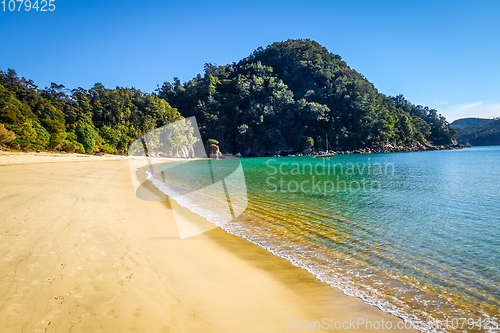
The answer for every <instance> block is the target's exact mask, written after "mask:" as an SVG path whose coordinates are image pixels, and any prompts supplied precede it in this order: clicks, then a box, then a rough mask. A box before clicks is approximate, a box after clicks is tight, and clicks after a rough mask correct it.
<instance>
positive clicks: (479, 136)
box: [451, 118, 500, 146]
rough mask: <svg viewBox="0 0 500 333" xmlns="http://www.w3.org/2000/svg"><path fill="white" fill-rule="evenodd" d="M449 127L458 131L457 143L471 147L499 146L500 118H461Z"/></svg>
mask: <svg viewBox="0 0 500 333" xmlns="http://www.w3.org/2000/svg"><path fill="white" fill-rule="evenodd" d="M451 125H452V126H453V127H454V128H455V129H456V130H457V131H458V139H457V140H458V142H459V143H461V144H471V145H473V146H495V145H500V118H493V119H483V118H462V119H457V120H455V121H454V122H453V123H451Z"/></svg>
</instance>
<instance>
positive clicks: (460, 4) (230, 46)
mask: <svg viewBox="0 0 500 333" xmlns="http://www.w3.org/2000/svg"><path fill="white" fill-rule="evenodd" d="M34 1H35V0H31V2H32V3H34ZM6 2H7V5H8V3H9V0H6ZM53 3H54V4H55V6H56V7H55V11H53V12H49V11H48V12H40V11H39V12H36V11H34V10H33V9H32V10H31V11H29V12H27V11H25V10H24V8H23V9H21V11H19V12H18V11H17V6H18V4H19V3H17V4H16V11H14V12H10V11H8V8H6V11H3V8H2V7H3V5H2V4H0V35H1V39H0V45H1V48H0V69H2V70H4V71H5V70H7V68H13V69H15V70H16V71H17V73H18V75H19V76H24V77H26V78H30V79H33V80H34V81H35V83H36V84H37V85H38V86H39V87H40V88H43V87H45V86H49V85H50V82H56V83H58V84H61V83H62V84H64V85H65V86H66V87H67V88H70V89H73V88H77V87H83V88H87V89H88V88H90V87H92V86H93V85H94V84H95V83H96V82H101V83H102V84H104V85H105V86H106V87H108V88H115V87H116V86H125V87H136V88H139V89H141V90H143V91H146V92H152V91H154V89H155V88H156V87H157V85H161V84H162V83H163V82H164V81H170V82H171V81H172V79H173V77H175V76H177V77H179V78H180V80H181V81H187V80H189V79H191V78H193V77H194V76H196V74H198V73H201V72H202V71H203V65H204V64H205V63H208V62H210V63H213V64H218V65H224V64H227V63H232V62H237V61H238V60H240V59H241V58H243V57H246V56H248V55H249V54H250V53H251V52H252V51H253V50H254V49H256V48H257V47H259V46H263V47H265V46H267V45H269V44H271V43H273V42H276V41H283V40H287V39H289V38H292V39H296V38H310V39H312V40H315V41H317V42H319V43H320V44H322V45H323V46H325V47H326V48H327V49H328V50H329V51H330V52H333V53H335V54H339V55H340V56H342V58H343V60H345V61H346V62H347V64H348V65H349V66H350V67H351V68H354V69H356V70H357V71H358V72H360V73H362V74H363V75H365V76H366V77H367V78H368V79H369V80H370V81H371V82H373V83H374V84H375V87H377V89H378V90H379V91H380V92H382V93H384V94H386V95H397V94H403V95H404V96H405V97H406V98H407V99H408V100H410V101H411V102H412V103H415V104H421V105H428V106H429V107H432V108H435V109H437V110H438V111H439V112H440V113H442V114H443V115H444V116H446V117H447V118H448V120H450V121H452V120H454V119H457V118H461V117H467V116H479V117H490V118H491V117H500V63H499V61H500V19H499V17H500V1H496V0H491V1H481V0H480V1H461V0H454V1H439V0H434V1H426V0H419V1H402V0H399V1H361V0H358V1H356V0H353V1H346V0H343V1H337V0H330V1H328V0H325V1H314V0H313V1H295V0H287V1H272V0H267V1H260V0H258V1H245V2H238V1H222V0H213V1H207V0H205V1H189V0H183V1H169V0H168V1H127V0H122V1H104V0H102V1H94V0H87V1H69V0H55V1H53Z"/></svg>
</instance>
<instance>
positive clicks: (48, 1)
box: [0, 0, 56, 12]
mask: <svg viewBox="0 0 500 333" xmlns="http://www.w3.org/2000/svg"><path fill="white" fill-rule="evenodd" d="M55 2H56V1H55V0H40V1H38V0H34V1H30V0H2V1H1V2H0V4H2V10H3V11H4V12H6V11H9V12H20V11H26V12H29V11H31V10H34V11H37V12H38V11H40V12H47V11H49V12H53V11H54V10H56V4H55Z"/></svg>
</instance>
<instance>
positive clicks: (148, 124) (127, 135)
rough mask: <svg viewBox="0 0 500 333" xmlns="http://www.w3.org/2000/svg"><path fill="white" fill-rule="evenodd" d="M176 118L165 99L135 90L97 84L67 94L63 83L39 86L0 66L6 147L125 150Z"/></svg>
mask: <svg viewBox="0 0 500 333" xmlns="http://www.w3.org/2000/svg"><path fill="white" fill-rule="evenodd" d="M179 119H182V116H181V114H180V113H179V112H178V111H177V110H176V109H174V108H172V107H171V106H170V105H169V104H168V103H167V102H166V101H165V100H163V99H161V98H159V97H157V96H155V95H154V94H146V93H143V92H141V91H140V90H137V89H133V88H120V87H117V88H116V89H106V88H104V87H103V86H102V84H99V83H97V84H95V85H94V87H92V88H91V89H89V90H85V89H83V88H78V89H73V90H72V91H71V92H70V93H69V94H68V91H67V90H66V89H65V87H64V86H63V85H58V84H55V83H52V84H51V86H50V87H48V88H45V89H43V90H39V89H38V87H37V86H36V85H35V84H34V82H33V81H31V80H27V79H25V78H22V79H20V78H19V77H18V76H17V74H16V72H15V71H14V70H12V69H9V70H8V71H7V72H2V71H0V124H3V125H4V126H3V127H1V125H0V138H1V137H2V132H3V133H4V134H3V135H4V136H5V137H7V136H8V135H7V134H6V133H8V132H10V140H8V141H7V138H4V139H3V141H4V142H3V143H7V144H8V145H10V146H11V147H15V148H16V147H17V148H28V149H50V150H64V151H67V152H73V151H77V152H85V153H92V152H108V153H126V152H127V148H128V147H129V145H130V144H131V143H132V142H134V140H135V139H137V138H138V137H141V136H142V135H144V134H145V133H147V132H149V131H151V130H152V129H154V128H156V127H159V126H163V125H164V124H167V123H170V122H172V121H174V120H179ZM7 130H8V132H7ZM12 138H14V139H13V140H12ZM0 140H2V139H0ZM1 143H2V141H0V144H1Z"/></svg>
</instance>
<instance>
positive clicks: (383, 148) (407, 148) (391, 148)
mask: <svg viewBox="0 0 500 333" xmlns="http://www.w3.org/2000/svg"><path fill="white" fill-rule="evenodd" d="M465 147H468V146H466V145H461V144H457V143H455V144H451V145H445V146H439V145H437V146H434V145H432V144H430V143H427V142H425V143H424V142H418V143H414V144H411V145H393V144H386V145H373V146H371V147H366V148H360V149H338V150H329V151H328V152H326V151H324V150H320V149H311V150H310V151H309V152H307V153H306V151H303V152H295V151H291V150H283V151H281V152H275V154H274V156H303V155H316V154H324V153H334V154H340V155H342V154H383V153H403V152H415V151H427V150H451V149H462V148H465Z"/></svg>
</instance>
